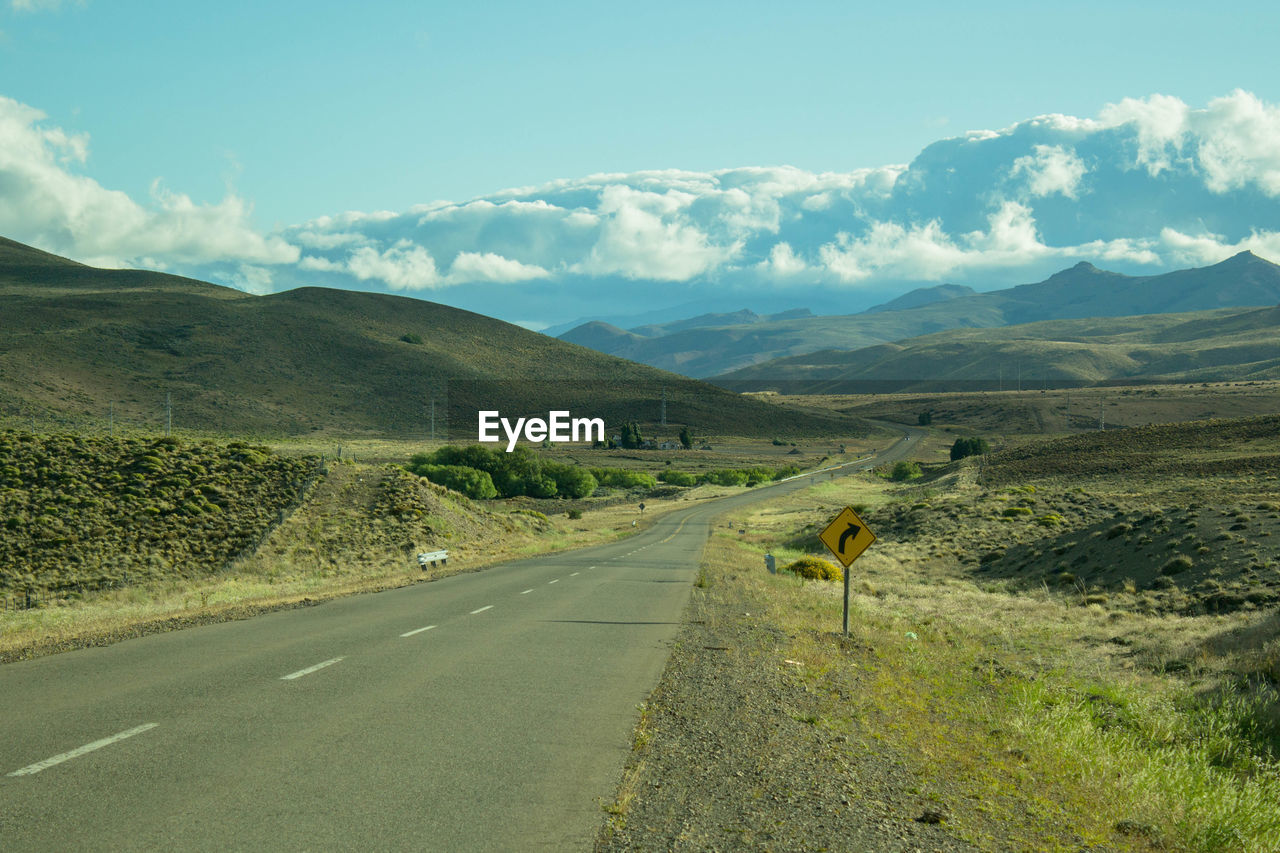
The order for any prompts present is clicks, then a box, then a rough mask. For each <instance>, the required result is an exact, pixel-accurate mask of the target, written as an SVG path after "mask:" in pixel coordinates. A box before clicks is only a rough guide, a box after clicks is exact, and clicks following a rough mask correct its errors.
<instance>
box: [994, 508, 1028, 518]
mask: <svg viewBox="0 0 1280 853" xmlns="http://www.w3.org/2000/svg"><path fill="white" fill-rule="evenodd" d="M1000 514H1001V515H1003V516H1004V517H1005V518H1017V517H1018V516H1020V515H1031V508H1030V507H1025V506H1011V507H1006V508H1005V511H1004V512H1002V513H1000Z"/></svg>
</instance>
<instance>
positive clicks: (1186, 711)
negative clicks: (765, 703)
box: [705, 535, 1280, 851]
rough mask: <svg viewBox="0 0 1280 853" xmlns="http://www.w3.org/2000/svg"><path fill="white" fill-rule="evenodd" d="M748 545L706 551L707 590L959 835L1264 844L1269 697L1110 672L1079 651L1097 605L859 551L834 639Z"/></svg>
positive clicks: (1278, 841) (1268, 842)
mask: <svg viewBox="0 0 1280 853" xmlns="http://www.w3.org/2000/svg"><path fill="white" fill-rule="evenodd" d="M762 550H763V548H762V547H761V546H760V545H759V544H752V543H750V542H742V541H738V537H736V536H726V535H719V536H717V537H716V538H715V539H713V541H712V543H711V545H710V546H709V548H708V551H707V554H706V567H705V572H706V575H707V579H708V580H707V584H708V587H709V588H710V593H711V594H721V595H723V594H729V593H726V590H727V589H732V590H733V592H732V594H733V595H740V596H742V597H744V598H745V599H748V600H749V601H750V602H751V607H750V608H749V609H750V612H752V613H753V614H757V615H760V616H761V617H762V618H765V619H767V620H769V621H771V622H773V623H775V624H777V625H779V626H780V627H781V628H782V629H783V630H784V631H785V632H786V633H787V634H788V635H789V636H793V637H794V639H792V640H790V641H789V644H788V645H787V646H786V647H785V648H781V649H779V656H780V657H785V658H790V659H792V660H797V661H800V662H801V663H802V664H803V670H802V672H803V674H804V677H805V678H807V679H808V680H809V681H810V683H811V688H812V689H813V690H814V691H817V692H819V693H821V694H824V695H827V696H829V697H831V698H830V699H829V701H827V702H826V704H825V706H824V708H823V711H822V713H821V714H820V715H819V716H818V717H817V718H816V719H815V720H814V721H813V723H814V724H815V725H823V726H829V727H832V728H833V729H838V730H839V731H840V732H841V733H843V734H846V735H848V736H850V737H851V738H854V739H855V740H856V739H862V740H863V741H864V742H866V741H868V739H874V740H876V741H880V742H882V743H887V744H889V745H891V746H892V747H894V748H895V749H896V751H898V752H899V753H900V754H902V755H903V756H908V757H910V758H909V760H910V761H912V762H913V763H914V765H915V768H914V769H915V770H916V772H917V773H918V775H919V778H920V779H921V780H922V781H921V783H920V785H921V790H920V792H919V793H920V795H921V797H922V798H924V799H926V800H932V801H936V802H938V803H939V804H940V807H941V808H942V811H943V812H944V813H945V814H946V815H947V818H946V819H947V823H948V826H949V828H950V829H951V830H952V831H953V832H955V833H956V834H958V835H960V836H961V837H964V838H967V839H968V840H970V841H972V842H974V843H976V844H978V845H979V846H982V847H985V848H991V847H999V848H1005V849H1008V848H1015V849H1019V848H1020V849H1064V850H1065V849H1078V848H1079V847H1080V846H1081V845H1082V844H1108V845H1112V846H1116V847H1121V848H1127V849H1148V848H1155V847H1159V846H1160V845H1166V846H1168V847H1172V848H1175V849H1190V850H1203V851H1210V850H1214V851H1217V850H1250V851H1252V850H1259V851H1261V850H1275V849H1278V848H1280V810H1277V809H1276V807H1275V804H1276V803H1277V802H1280V765H1278V764H1277V756H1278V755H1280V749H1278V747H1280V742H1278V740H1277V736H1278V735H1280V719H1278V718H1277V708H1278V707H1280V705H1278V704H1277V697H1276V695H1275V692H1274V691H1273V690H1271V689H1270V688H1268V687H1265V686H1258V687H1255V688H1253V689H1252V690H1247V691H1242V692H1235V693H1216V694H1208V695H1206V694H1203V693H1201V692H1198V691H1197V690H1196V689H1194V688H1193V687H1192V686H1191V685H1190V684H1189V683H1187V682H1185V681H1183V680H1180V679H1178V678H1175V677H1170V676H1161V675H1159V674H1153V673H1149V672H1141V671H1138V670H1129V669H1124V668H1122V667H1121V666H1117V665H1116V664H1115V663H1114V661H1113V660H1112V659H1111V658H1110V657H1109V656H1108V655H1107V654H1106V653H1105V652H1104V650H1099V649H1097V648H1096V647H1095V645H1094V644H1092V643H1080V642H1079V638H1080V635H1081V634H1082V633H1084V634H1088V635H1092V634H1094V633H1096V632H1098V631H1099V630H1103V631H1105V630H1107V629H1109V628H1110V627H1111V625H1112V622H1113V620H1112V618H1111V615H1109V614H1108V613H1106V612H1105V611H1103V610H1102V609H1101V608H1098V607H1093V608H1089V607H1081V606H1068V605H1066V604H1064V603H1063V601H1062V600H1060V599H1058V598H1055V597H1053V596H1051V595H1050V594H1049V593H1048V592H1047V591H1045V592H1043V593H1035V592H1032V593H1026V592H1024V593H1009V592H1005V591H1002V590H1000V589H999V588H993V589H991V590H984V589H982V588H980V587H979V586H978V585H976V584H974V583H972V582H971V581H969V580H967V579H962V578H958V577H951V578H942V577H937V576H933V577H929V576H924V575H922V574H919V573H917V572H916V571H915V570H913V568H912V566H911V565H910V563H909V562H905V561H904V562H899V561H898V559H895V558H894V557H893V556H890V555H889V554H880V555H876V554H875V553H874V549H873V552H869V554H868V556H867V557H864V558H863V560H862V561H860V562H859V563H856V564H855V565H854V576H853V577H854V580H853V584H852V588H853V590H854V593H853V595H852V599H851V602H850V626H851V636H850V638H848V639H842V638H840V637H838V636H837V635H836V634H835V633H834V632H835V629H838V627H839V625H840V613H841V600H840V590H841V587H840V585H838V584H832V583H822V582H806V583H802V582H799V581H798V580H797V579H795V578H792V577H789V576H782V575H779V576H769V575H767V574H765V573H764V572H763V570H762V568H760V566H761V563H762V560H761V557H760V554H761V553H762ZM774 553H775V554H779V553H780V552H779V551H777V550H775V551H774ZM781 553H782V554H783V555H784V557H785V556H786V552H785V551H784V552H781ZM780 562H781V560H780ZM860 576H861V577H860ZM1134 618H1135V619H1136V618H1141V617H1137V616H1135V617H1134ZM842 694H843V695H845V696H852V697H854V698H853V699H849V700H841V699H838V698H836V697H838V696H840V695H842Z"/></svg>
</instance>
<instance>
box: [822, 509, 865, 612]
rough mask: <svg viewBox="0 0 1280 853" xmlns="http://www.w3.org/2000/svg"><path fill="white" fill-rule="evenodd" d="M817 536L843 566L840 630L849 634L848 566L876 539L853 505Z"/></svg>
mask: <svg viewBox="0 0 1280 853" xmlns="http://www.w3.org/2000/svg"><path fill="white" fill-rule="evenodd" d="M818 538H819V539H821V540H822V544H823V545H826V546H827V549H828V550H830V551H831V553H832V554H835V555H836V559H837V560H839V561H840V563H841V565H843V566H844V621H843V623H842V630H843V631H844V635H845V636H846V637H847V636H849V566H851V565H852V564H853V561H854V560H856V559H858V557H860V556H862V552H863V551H865V550H867V548H868V547H869V546H870V545H871V543H872V542H875V541H876V535H875V534H874V533H872V532H871V530H870V528H868V527H867V523H866V522H865V521H863V520H862V519H861V518H859V517H858V514H857V513H856V512H854V511H853V507H849V506H847V507H845V508H844V509H842V510H841V511H840V514H839V515H837V516H836V517H835V518H833V519H831V523H830V524H828V525H827V529H826V530H824V531H822V532H821V533H819V534H818Z"/></svg>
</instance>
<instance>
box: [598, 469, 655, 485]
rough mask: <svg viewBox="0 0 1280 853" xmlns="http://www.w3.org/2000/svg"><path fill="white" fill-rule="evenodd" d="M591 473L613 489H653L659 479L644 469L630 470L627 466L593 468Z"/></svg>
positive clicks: (602, 483)
mask: <svg viewBox="0 0 1280 853" xmlns="http://www.w3.org/2000/svg"><path fill="white" fill-rule="evenodd" d="M591 475H592V476H593V477H595V478H596V480H597V482H599V483H600V485H602V486H608V487H610V488H613V489H652V488H653V487H654V486H656V485H658V480H657V478H655V477H654V476H653V475H652V474H646V473H644V472H643V471H628V470H627V469H626V468H592V469H591Z"/></svg>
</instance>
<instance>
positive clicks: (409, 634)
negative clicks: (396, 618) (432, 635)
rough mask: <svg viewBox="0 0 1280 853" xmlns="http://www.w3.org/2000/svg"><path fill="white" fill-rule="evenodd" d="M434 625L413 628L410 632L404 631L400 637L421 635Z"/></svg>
mask: <svg viewBox="0 0 1280 853" xmlns="http://www.w3.org/2000/svg"><path fill="white" fill-rule="evenodd" d="M434 627H435V625H428V626H427V627H425V628H414V629H413V630H412V631H405V632H404V633H403V634H401V635H400V636H401V637H412V636H413V635H414V634H421V633H422V632H423V631H430V630H431V629H432V628H434Z"/></svg>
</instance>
